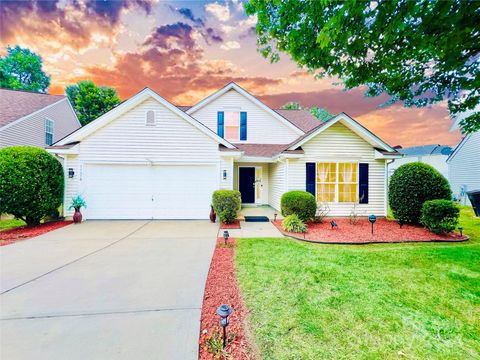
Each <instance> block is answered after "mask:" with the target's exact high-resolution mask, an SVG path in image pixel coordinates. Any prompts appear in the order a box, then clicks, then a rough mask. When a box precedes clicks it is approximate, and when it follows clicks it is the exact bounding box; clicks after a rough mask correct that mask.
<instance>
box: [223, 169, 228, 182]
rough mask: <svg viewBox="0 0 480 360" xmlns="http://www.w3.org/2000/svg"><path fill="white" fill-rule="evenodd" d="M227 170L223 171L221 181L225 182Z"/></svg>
mask: <svg viewBox="0 0 480 360" xmlns="http://www.w3.org/2000/svg"><path fill="white" fill-rule="evenodd" d="M227 175H228V174H227V170H223V180H227Z"/></svg>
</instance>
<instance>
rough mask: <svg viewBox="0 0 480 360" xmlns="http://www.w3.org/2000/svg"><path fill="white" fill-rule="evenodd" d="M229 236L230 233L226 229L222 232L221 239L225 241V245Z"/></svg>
mask: <svg viewBox="0 0 480 360" xmlns="http://www.w3.org/2000/svg"><path fill="white" fill-rule="evenodd" d="M229 237H230V234H229V233H228V231H227V230H225V231H224V232H223V240H224V241H225V245H227V240H228V238H229Z"/></svg>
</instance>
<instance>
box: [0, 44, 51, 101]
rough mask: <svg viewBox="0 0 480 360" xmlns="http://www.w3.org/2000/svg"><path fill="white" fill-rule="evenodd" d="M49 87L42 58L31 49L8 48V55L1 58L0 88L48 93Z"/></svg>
mask: <svg viewBox="0 0 480 360" xmlns="http://www.w3.org/2000/svg"><path fill="white" fill-rule="evenodd" d="M49 85H50V76H48V75H47V74H45V72H44V71H43V69H42V58H41V57H40V56H39V55H37V54H35V53H34V52H32V51H30V50H29V49H26V48H21V47H20V46H18V45H17V46H15V47H7V55H6V56H5V57H2V56H0V87H2V88H7V89H16V90H17V89H20V90H30V91H37V92H43V93H46V92H47V89H48V86H49Z"/></svg>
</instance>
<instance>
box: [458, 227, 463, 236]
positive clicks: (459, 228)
mask: <svg viewBox="0 0 480 360" xmlns="http://www.w3.org/2000/svg"><path fill="white" fill-rule="evenodd" d="M458 231H460V236H463V226H459V227H458Z"/></svg>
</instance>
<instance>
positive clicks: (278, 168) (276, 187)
mask: <svg viewBox="0 0 480 360" xmlns="http://www.w3.org/2000/svg"><path fill="white" fill-rule="evenodd" d="M268 174H269V177H268V180H269V181H268V188H269V196H268V202H269V204H270V206H271V207H273V208H274V209H276V210H280V198H281V197H282V195H283V193H284V192H285V191H286V181H285V180H286V179H285V177H286V164H285V163H283V162H278V163H272V164H269V166H268Z"/></svg>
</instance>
